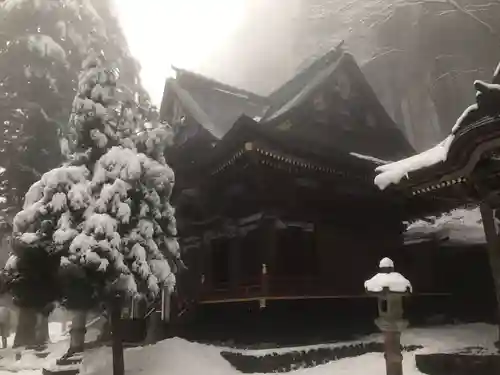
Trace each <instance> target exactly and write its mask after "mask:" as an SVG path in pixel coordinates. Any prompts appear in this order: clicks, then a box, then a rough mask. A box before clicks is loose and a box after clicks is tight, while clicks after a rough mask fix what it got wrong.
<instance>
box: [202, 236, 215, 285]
mask: <svg viewBox="0 0 500 375" xmlns="http://www.w3.org/2000/svg"><path fill="white" fill-rule="evenodd" d="M201 249H202V254H203V256H202V257H203V268H202V270H203V271H202V274H201V282H202V285H201V290H202V293H203V291H210V290H212V288H213V284H214V283H213V254H212V246H211V237H210V236H209V235H208V233H205V234H204V235H203V241H202V244H201Z"/></svg>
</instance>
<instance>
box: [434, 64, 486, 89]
mask: <svg viewBox="0 0 500 375" xmlns="http://www.w3.org/2000/svg"><path fill="white" fill-rule="evenodd" d="M483 72H484V70H483V69H469V70H449V71H447V72H446V73H443V74H441V75H440V76H439V77H437V78H436V79H435V80H434V82H433V84H432V86H431V89H434V88H435V87H436V86H437V84H438V83H439V81H440V80H442V79H443V78H446V77H448V76H457V75H461V74H471V73H475V74H481V73H483Z"/></svg>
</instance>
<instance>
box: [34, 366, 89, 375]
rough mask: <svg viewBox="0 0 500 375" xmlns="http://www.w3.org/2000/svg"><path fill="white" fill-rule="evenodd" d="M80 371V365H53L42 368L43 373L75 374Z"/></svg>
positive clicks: (48, 374)
mask: <svg viewBox="0 0 500 375" xmlns="http://www.w3.org/2000/svg"><path fill="white" fill-rule="evenodd" d="M79 373H80V365H79V364H77V365H65V366H58V365H54V366H51V367H47V368H44V369H43V370H42V374H43V375H77V374H79Z"/></svg>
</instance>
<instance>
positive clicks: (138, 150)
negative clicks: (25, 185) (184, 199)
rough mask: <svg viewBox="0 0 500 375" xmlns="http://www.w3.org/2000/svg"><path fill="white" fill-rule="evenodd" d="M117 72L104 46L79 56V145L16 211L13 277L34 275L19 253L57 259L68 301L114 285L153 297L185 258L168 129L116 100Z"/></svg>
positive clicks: (80, 303) (79, 301) (82, 301)
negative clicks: (166, 149) (173, 198)
mask: <svg viewBox="0 0 500 375" xmlns="http://www.w3.org/2000/svg"><path fill="white" fill-rule="evenodd" d="M117 75H118V73H117V71H116V70H113V69H106V68H105V67H104V61H103V57H102V56H93V57H91V58H89V59H87V60H86V61H85V62H84V65H83V71H82V73H81V74H80V77H79V86H78V94H77V96H76V98H75V100H74V103H73V114H72V115H71V118H70V123H71V124H72V126H73V127H74V128H75V129H76V132H75V134H76V142H75V149H76V152H75V153H74V155H73V157H72V158H71V161H70V162H68V163H67V164H65V165H63V166H62V167H59V168H55V169H53V170H51V171H49V172H47V173H45V174H44V175H43V176H42V178H41V179H40V181H38V182H36V183H35V184H33V186H32V187H31V188H30V189H29V191H28V193H27V194H26V197H25V202H24V208H23V210H22V211H21V212H19V213H18V214H17V215H16V217H15V218H14V232H13V239H14V241H13V242H14V255H13V256H12V257H11V259H10V261H9V263H8V265H7V267H6V272H7V273H8V274H10V275H12V276H13V277H12V278H11V279H12V280H13V281H12V282H13V283H14V284H15V282H16V280H17V279H16V277H17V278H19V277H21V278H23V277H24V279H25V280H32V279H31V278H30V277H28V275H24V269H22V268H20V265H21V264H23V262H27V261H28V260H27V259H26V257H27V258H29V259H30V262H31V259H36V257H42V258H44V259H45V258H49V259H50V260H53V259H58V262H57V265H58V266H59V265H60V271H61V272H60V273H59V276H60V279H59V280H63V281H64V282H63V283H62V285H63V286H64V288H63V290H62V291H59V290H58V288H54V290H56V291H58V293H60V295H61V298H62V300H63V302H64V303H66V304H68V305H70V307H80V308H88V307H90V306H89V305H92V304H93V303H95V302H97V301H98V300H103V299H106V298H107V297H110V296H115V295H116V294H120V295H123V296H132V297H136V298H148V299H154V298H156V297H158V295H159V293H160V290H161V287H162V286H164V287H167V288H170V289H172V288H174V285H175V273H176V271H177V269H178V267H179V265H182V261H181V259H180V252H179V245H178V242H177V239H176V235H177V230H176V221H175V216H174V208H173V207H172V205H171V204H170V201H169V200H170V195H171V192H172V189H173V184H174V173H173V171H172V169H171V168H170V167H169V166H168V165H167V163H166V161H165V158H164V157H163V145H164V143H165V141H166V139H167V137H168V136H169V134H168V132H167V130H166V129H163V128H161V127H151V126H146V125H144V124H143V123H142V122H141V117H140V116H138V115H137V113H136V112H135V111H134V109H133V108H132V106H125V105H123V104H122V103H120V101H119V100H117V97H116V96H117V95H118V93H117V90H116V81H117V78H118V77H117ZM28 250H29V251H28ZM40 264H42V263H40ZM50 264H51V267H52V268H50V267H47V269H48V268H50V269H51V270H53V269H54V268H53V267H54V266H53V265H52V263H50ZM44 268H45V266H44ZM28 271H29V272H32V271H31V269H30V270H27V272H28ZM54 274H57V272H54ZM38 282H39V284H36V285H34V284H33V285H32V286H33V287H34V288H35V287H40V283H43V282H44V281H43V280H38ZM82 286H83V287H82ZM12 291H13V292H14V293H19V292H21V290H20V289H19V288H16V287H15V285H13V287H12ZM23 291H24V289H23ZM82 291H83V293H82ZM82 296H83V297H82ZM17 297H18V298H19V299H24V298H23V297H25V296H23V295H18V296H17ZM87 304H88V305H87ZM85 305H87V306H85Z"/></svg>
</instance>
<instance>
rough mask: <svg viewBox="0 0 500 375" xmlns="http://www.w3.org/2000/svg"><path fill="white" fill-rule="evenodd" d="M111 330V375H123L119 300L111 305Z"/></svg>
mask: <svg viewBox="0 0 500 375" xmlns="http://www.w3.org/2000/svg"><path fill="white" fill-rule="evenodd" d="M111 330H112V334H113V347H112V349H113V375H124V374H125V363H124V359H123V341H122V334H121V301H120V299H119V298H115V300H114V301H112V304H111Z"/></svg>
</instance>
